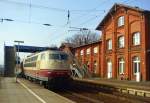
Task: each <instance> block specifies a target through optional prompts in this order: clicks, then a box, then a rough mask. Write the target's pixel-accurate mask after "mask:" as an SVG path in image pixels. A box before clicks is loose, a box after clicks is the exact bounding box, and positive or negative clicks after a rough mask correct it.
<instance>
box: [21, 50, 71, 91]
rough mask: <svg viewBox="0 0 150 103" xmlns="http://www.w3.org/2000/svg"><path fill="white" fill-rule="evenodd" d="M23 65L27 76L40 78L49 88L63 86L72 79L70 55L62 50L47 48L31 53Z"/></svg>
mask: <svg viewBox="0 0 150 103" xmlns="http://www.w3.org/2000/svg"><path fill="white" fill-rule="evenodd" d="M22 65H23V66H22V67H23V70H22V71H23V74H24V77H25V78H27V79H30V80H38V81H40V82H42V84H44V87H47V88H53V87H54V86H56V85H57V86H62V84H68V83H69V82H70V81H71V80H72V79H71V70H70V64H69V60H68V55H67V54H66V53H65V52H63V51H60V50H46V51H42V52H39V53H35V54H32V55H29V56H27V57H26V58H25V59H24V60H23V63H22Z"/></svg>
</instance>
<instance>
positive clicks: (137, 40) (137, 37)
mask: <svg viewBox="0 0 150 103" xmlns="http://www.w3.org/2000/svg"><path fill="white" fill-rule="evenodd" d="M133 45H140V33H139V32H136V33H134V34H133Z"/></svg>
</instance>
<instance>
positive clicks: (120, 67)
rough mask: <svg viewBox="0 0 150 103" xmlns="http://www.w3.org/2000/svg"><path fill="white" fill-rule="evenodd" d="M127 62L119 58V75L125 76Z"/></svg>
mask: <svg viewBox="0 0 150 103" xmlns="http://www.w3.org/2000/svg"><path fill="white" fill-rule="evenodd" d="M124 69H125V61H124V59H123V58H119V74H124Z"/></svg>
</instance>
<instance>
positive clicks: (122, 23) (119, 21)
mask: <svg viewBox="0 0 150 103" xmlns="http://www.w3.org/2000/svg"><path fill="white" fill-rule="evenodd" d="M123 25H124V16H120V17H119V18H118V27H120V26H123Z"/></svg>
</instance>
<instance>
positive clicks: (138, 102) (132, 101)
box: [36, 82, 150, 103]
mask: <svg viewBox="0 0 150 103" xmlns="http://www.w3.org/2000/svg"><path fill="white" fill-rule="evenodd" d="M36 83H37V82H36ZM41 86H42V85H41ZM52 91H53V92H55V93H57V94H59V95H61V96H64V97H66V98H68V99H70V100H73V101H75V102H76V103H150V98H144V97H139V96H133V95H128V94H121V93H118V92H112V91H111V92H110V91H106V90H105V89H104V90H103V89H100V90H98V89H95V88H90V87H86V86H83V85H80V84H74V83H71V86H70V88H66V87H65V86H64V87H62V88H60V86H59V88H55V89H52Z"/></svg>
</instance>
